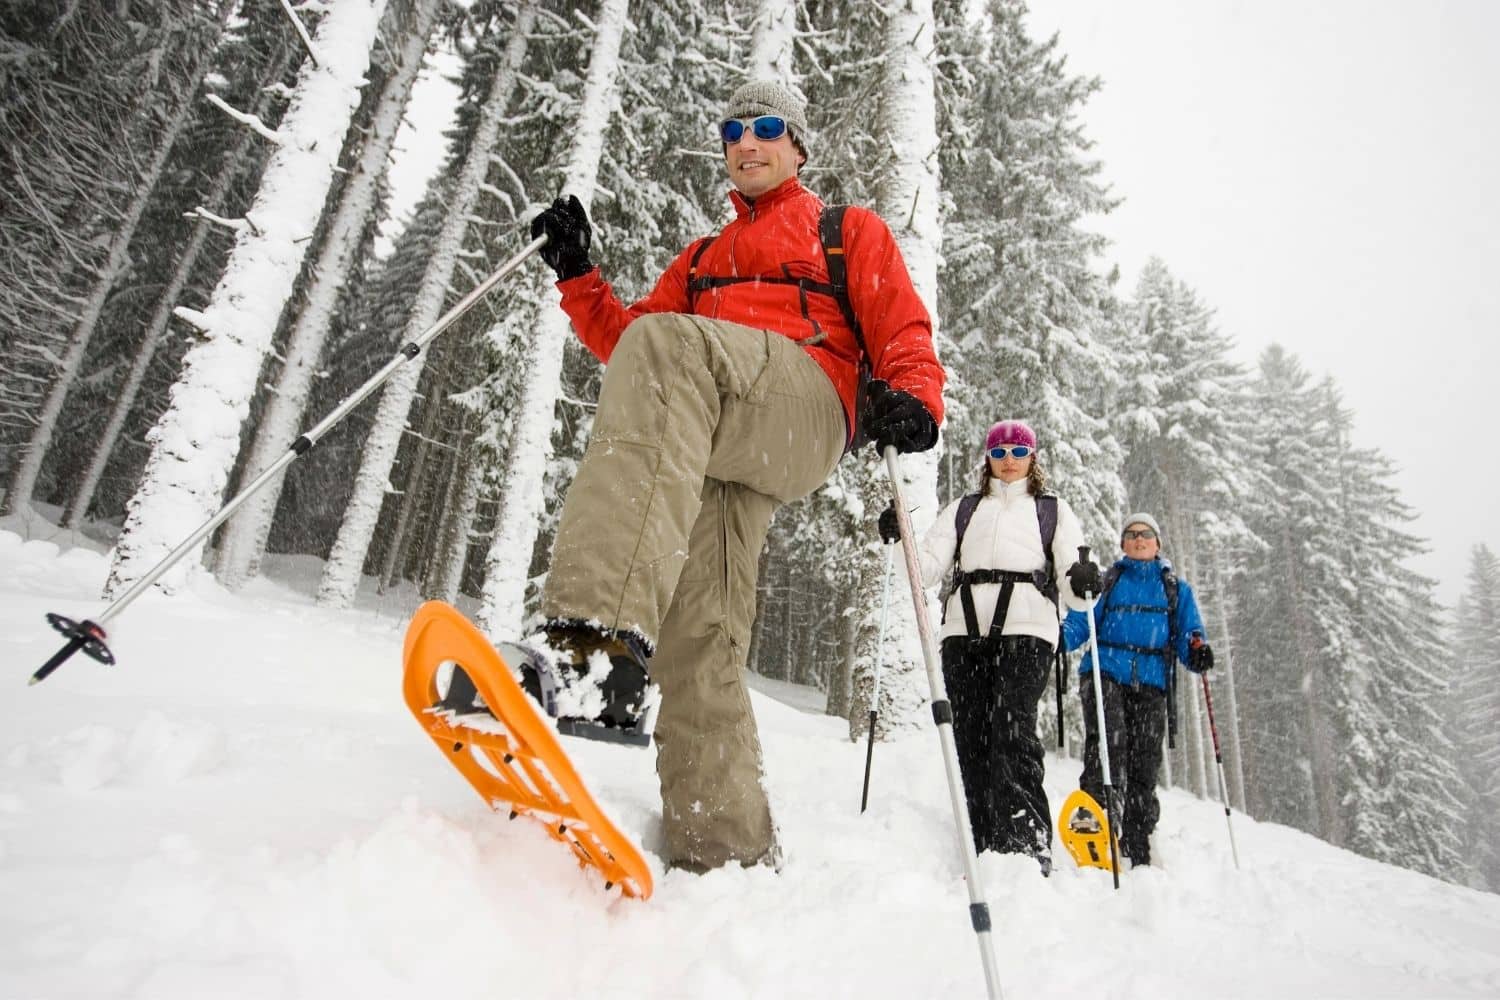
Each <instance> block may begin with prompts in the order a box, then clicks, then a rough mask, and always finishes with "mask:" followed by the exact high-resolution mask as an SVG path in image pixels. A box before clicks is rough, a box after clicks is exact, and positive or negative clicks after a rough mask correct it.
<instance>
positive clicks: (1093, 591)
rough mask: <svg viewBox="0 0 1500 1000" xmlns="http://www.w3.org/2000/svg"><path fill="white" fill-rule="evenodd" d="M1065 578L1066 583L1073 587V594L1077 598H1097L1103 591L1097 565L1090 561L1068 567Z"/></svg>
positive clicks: (1102, 582)
mask: <svg viewBox="0 0 1500 1000" xmlns="http://www.w3.org/2000/svg"><path fill="white" fill-rule="evenodd" d="M1067 577H1068V582H1069V583H1070V584H1072V585H1073V593H1075V594H1077V595H1078V596H1079V597H1084V598H1089V597H1097V596H1098V595H1099V593H1100V592H1101V591H1102V590H1103V589H1104V581H1103V580H1102V579H1100V577H1099V564H1098V563H1096V562H1094V561H1092V560H1090V561H1089V562H1076V563H1074V564H1073V565H1072V566H1071V567H1069V569H1068V572H1067Z"/></svg>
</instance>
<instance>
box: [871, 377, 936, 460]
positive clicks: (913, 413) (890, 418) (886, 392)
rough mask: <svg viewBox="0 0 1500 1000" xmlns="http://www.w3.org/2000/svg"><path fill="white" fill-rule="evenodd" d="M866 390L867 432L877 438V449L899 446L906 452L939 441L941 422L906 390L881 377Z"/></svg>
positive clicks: (883, 449)
mask: <svg viewBox="0 0 1500 1000" xmlns="http://www.w3.org/2000/svg"><path fill="white" fill-rule="evenodd" d="M866 390H867V392H868V396H867V397H866V399H867V402H868V406H867V407H866V410H865V413H864V424H865V433H866V434H867V435H868V436H869V437H871V438H873V439H874V440H875V448H876V450H877V451H880V452H884V451H885V450H886V448H887V447H890V446H895V449H896V450H897V451H898V452H901V453H902V454H906V453H908V452H913V451H926V450H927V449H928V448H931V447H932V446H933V445H935V444H937V439H938V426H937V421H936V420H934V419H933V418H932V414H931V413H928V412H927V407H926V406H924V405H923V404H922V401H921V400H920V399H918V398H917V397H916V396H913V395H912V394H911V393H909V392H906V391H905V390H903V389H892V388H891V387H890V386H889V385H888V384H886V382H885V381H884V380H883V379H878V378H877V379H871V380H870V384H869V385H868V386H866Z"/></svg>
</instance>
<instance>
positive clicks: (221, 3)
mask: <svg viewBox="0 0 1500 1000" xmlns="http://www.w3.org/2000/svg"><path fill="white" fill-rule="evenodd" d="M156 6H157V7H158V8H159V10H158V11H157V12H156V13H158V15H159V16H160V17H161V22H160V23H159V24H158V25H156V26H155V28H156V30H153V31H149V32H137V33H136V34H137V36H138V37H144V38H147V39H149V40H150V43H149V44H150V47H149V48H145V49H144V51H139V52H138V53H136V54H137V55H138V58H139V64H138V66H137V67H136V72H137V73H138V74H140V78H139V79H137V80H134V81H131V85H132V87H133V89H135V94H134V95H133V100H132V101H131V103H132V104H134V105H135V113H134V114H131V115H130V116H129V117H128V118H127V119H126V120H125V121H124V122H122V132H123V134H122V135H120V136H119V137H118V138H117V139H116V143H117V144H118V143H121V142H123V143H124V144H125V145H126V146H127V147H128V148H134V149H136V150H138V151H139V152H140V153H143V154H144V155H143V156H141V160H142V161H143V162H141V164H140V165H139V166H138V167H137V166H136V164H135V163H134V162H131V161H132V159H133V158H132V157H126V158H125V160H126V164H125V167H126V170H125V172H124V173H123V174H122V175H121V176H119V177H116V178H112V179H111V180H112V183H108V184H104V185H100V186H97V187H90V188H87V189H84V190H85V191H86V192H87V193H86V194H85V195H84V197H85V198H88V199H98V204H97V206H96V207H95V208H94V209H93V212H92V213H91V214H96V215H102V216H105V217H106V218H107V219H108V221H107V222H105V225H106V226H107V227H108V236H107V239H105V240H103V241H101V242H103V243H104V245H105V246H106V247H107V249H106V250H105V254H104V258H103V260H101V261H99V262H98V265H97V267H96V268H90V269H89V270H88V273H86V274H82V275H79V276H78V277H79V278H80V285H81V287H80V289H79V294H78V296H77V297H76V298H72V297H70V298H72V304H73V306H74V307H75V308H76V313H75V314H74V318H73V319H74V321H73V322H72V323H71V329H69V330H68V332H67V334H66V336H65V337H62V336H59V337H56V338H55V339H53V340H52V341H51V342H49V343H47V344H46V346H44V347H41V349H40V350H38V351H36V352H34V353H36V354H37V355H38V356H41V357H44V358H46V360H48V361H49V362H50V366H49V367H50V370H49V371H48V372H47V374H46V377H45V383H46V385H47V389H46V391H45V394H44V395H43V396H42V398H41V400H40V405H39V406H38V407H37V408H36V410H35V411H34V412H33V413H31V414H29V415H28V417H29V422H30V424H31V429H30V434H29V436H28V439H27V441H26V444H25V446H24V447H23V449H22V454H21V459H20V462H19V463H18V464H17V466H16V468H15V472H14V475H13V476H11V477H10V481H9V483H8V488H7V490H6V495H5V508H6V510H8V511H9V512H10V513H24V512H25V510H26V509H27V507H28V505H29V504H30V502H31V498H32V494H33V492H34V491H35V489H36V485H37V478H38V476H39V475H40V474H41V471H42V460H43V459H44V458H45V457H46V454H47V452H48V450H49V449H50V448H51V447H52V444H53V435H54V432H55V431H56V429H57V426H58V418H59V417H60V416H61V414H62V411H63V404H64V402H65V401H66V400H67V396H68V393H69V391H70V390H71V389H72V388H73V386H74V383H75V382H76V380H77V378H78V376H79V373H80V370H81V368H82V365H83V361H84V356H85V352H86V351H87V350H88V347H89V343H90V341H91V340H92V339H93V336H94V333H95V331H96V330H97V329H98V327H99V320H100V317H101V315H102V314H103V312H104V304H105V300H106V299H107V298H108V297H109V294H110V292H111V291H112V290H113V289H114V287H115V284H116V283H117V282H118V281H119V279H120V277H121V275H122V274H123V273H124V272H125V270H126V269H127V267H128V266H129V263H130V256H129V252H128V251H129V249H130V245H131V242H132V240H133V239H134V237H135V233H136V229H137V227H138V226H139V225H140V222H141V219H142V217H143V216H144V215H145V212H146V206H147V204H148V202H149V201H150V199H151V196H152V193H153V192H154V191H155V190H156V187H157V184H158V182H159V181H160V180H161V177H162V172H163V170H164V169H165V168H166V165H167V161H168V158H169V156H170V155H171V152H172V148H173V146H174V145H175V144H176V142H177V139H178V137H179V136H180V135H181V134H182V132H183V130H184V129H185V128H186V127H187V126H188V124H189V123H190V122H191V121H192V118H193V110H194V98H195V97H196V95H197V92H198V88H199V85H200V84H201V83H202V80H203V77H204V75H205V74H206V73H207V71H208V68H209V66H210V64H211V60H210V58H209V56H210V53H211V52H212V51H213V48H214V46H215V45H216V44H217V42H218V39H219V36H220V34H221V32H222V31H223V27H224V23H225V21H226V19H227V18H228V16H229V14H230V11H231V9H232V5H231V4H230V3H229V2H227V0H217V2H216V3H215V4H213V5H212V6H206V5H203V4H197V3H176V4H173V5H168V4H157V5H156ZM142 27H145V25H144V24H143V25H142ZM184 37H186V39H187V41H186V44H184V42H183V39H184ZM81 82H82V83H83V86H84V87H85V88H88V89H93V88H96V87H97V83H91V82H90V81H88V80H84V81H81ZM102 96H103V94H102V93H98V92H97V91H96V93H95V94H94V95H92V97H91V98H90V99H92V100H97V99H99V98H100V97H102ZM101 138H102V137H101ZM103 148H108V147H103ZM97 152H98V150H97V149H96V150H90V151H89V154H90V155H92V154H96V153H97ZM79 155H80V156H82V155H83V154H82V153H81V151H80V154H79ZM106 159H108V157H106ZM19 186H20V187H21V188H22V189H23V190H24V189H25V187H26V185H25V184H22V185H19ZM117 189H124V190H126V191H128V192H129V194H128V196H127V197H126V199H125V200H124V201H123V203H121V204H119V205H113V206H112V205H110V204H109V201H108V194H107V193H108V192H110V191H112V190H117ZM72 197H74V198H76V197H78V193H77V192H74V193H73V195H72ZM65 200H66V199H65ZM49 210H52V209H49V208H47V207H42V206H39V207H38V211H41V212H46V211H49ZM111 216H112V217H111ZM59 333H60V331H59ZM37 346H40V345H37Z"/></svg>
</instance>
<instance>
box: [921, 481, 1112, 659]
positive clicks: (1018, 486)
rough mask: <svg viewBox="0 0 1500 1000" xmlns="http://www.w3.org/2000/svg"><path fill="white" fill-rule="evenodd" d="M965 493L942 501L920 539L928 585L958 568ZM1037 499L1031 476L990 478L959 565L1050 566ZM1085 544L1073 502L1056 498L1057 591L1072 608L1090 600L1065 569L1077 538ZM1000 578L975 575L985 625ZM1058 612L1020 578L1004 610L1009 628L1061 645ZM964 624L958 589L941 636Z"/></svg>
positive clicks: (1073, 558)
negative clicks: (955, 560) (959, 522)
mask: <svg viewBox="0 0 1500 1000" xmlns="http://www.w3.org/2000/svg"><path fill="white" fill-rule="evenodd" d="M959 503H960V501H957V500H955V501H954V502H953V503H951V504H949V505H948V506H947V507H944V508H943V510H942V511H941V512H940V513H939V514H938V516H937V522H936V523H935V524H933V526H932V528H931V529H930V530H929V531H928V532H927V535H926V537H924V538H923V539H922V544H921V545H919V546H918V547H917V553H918V556H919V558H920V559H921V563H922V582H923V583H924V584H926V585H927V586H929V587H936V586H938V585H939V584H942V583H944V582H945V581H946V580H947V579H948V577H949V576H950V575H951V574H952V572H953V554H954V548H955V547H956V545H957V542H958V535H957V526H956V525H955V523H954V517H955V516H956V513H957V510H958V505H959ZM1036 514H1037V512H1036V499H1035V498H1034V497H1032V496H1031V494H1030V492H1029V488H1028V483H1027V481H1026V480H1024V479H1022V480H1019V481H1018V482H1014V483H1003V482H1001V481H1000V480H998V479H991V480H990V481H989V492H988V493H987V494H986V495H985V496H984V497H983V498H982V499H981V500H980V501H979V504H978V506H976V507H975V508H974V517H973V518H972V519H971V520H970V521H969V527H968V530H966V531H965V532H964V551H963V563H962V567H961V568H962V569H964V570H965V571H969V570H976V569H999V570H1011V571H1014V572H1020V573H1030V572H1032V571H1034V570H1039V569H1046V567H1047V561H1046V557H1045V556H1044V555H1043V553H1042V532H1041V528H1040V527H1039V525H1038V523H1037V516H1036ZM1082 544H1083V528H1082V527H1081V526H1080V525H1079V523H1078V517H1077V515H1075V514H1074V513H1073V509H1072V508H1071V507H1069V506H1068V502H1067V501H1066V500H1064V499H1062V498H1061V497H1059V498H1058V500H1057V532H1056V533H1055V534H1054V535H1053V536H1052V559H1053V566H1054V568H1055V570H1056V572H1057V587H1058V593H1059V595H1060V596H1061V598H1062V600H1063V603H1064V604H1065V605H1066V606H1067V607H1069V608H1077V609H1079V610H1080V611H1081V610H1083V609H1085V608H1087V607H1088V602H1086V601H1084V600H1081V599H1080V598H1079V597H1078V596H1077V595H1076V594H1074V593H1073V588H1072V586H1071V585H1070V584H1069V583H1068V579H1067V577H1066V576H1064V574H1065V573H1067V571H1068V567H1070V566H1072V565H1073V563H1075V562H1077V561H1078V546H1080V545H1082ZM1000 586H1001V585H1000V584H998V583H977V584H974V585H973V593H974V611H975V613H976V615H977V617H978V622H979V628H980V630H981V632H988V631H989V627H990V624H991V623H992V622H993V621H994V617H995V601H996V600H997V599H998V598H999V596H1000ZM1060 618H1061V615H1060V613H1059V611H1058V608H1057V606H1056V605H1054V604H1053V603H1052V602H1051V601H1049V600H1047V598H1045V597H1043V596H1042V593H1041V591H1039V590H1037V589H1036V587H1034V586H1032V585H1030V584H1026V583H1018V584H1016V585H1015V587H1014V589H1013V591H1012V593H1011V598H1010V608H1009V610H1008V611H1007V613H1006V616H1005V628H1004V629H1003V633H1004V634H1005V635H1034V636H1036V637H1037V638H1039V639H1046V640H1047V641H1048V642H1049V643H1052V644H1053V645H1056V643H1057V632H1058V622H1059V621H1060ZM967 634H968V629H967V627H966V626H965V625H964V608H963V603H962V601H961V600H960V598H959V595H958V592H957V591H955V592H954V593H953V594H952V595H951V596H950V597H949V598H948V606H947V613H946V615H945V616H944V620H943V628H942V637H943V638H947V637H948V636H950V635H967Z"/></svg>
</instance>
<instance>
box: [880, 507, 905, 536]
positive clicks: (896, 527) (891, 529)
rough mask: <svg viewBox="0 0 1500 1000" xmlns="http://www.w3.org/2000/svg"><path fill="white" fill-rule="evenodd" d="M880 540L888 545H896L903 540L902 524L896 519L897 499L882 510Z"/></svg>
mask: <svg viewBox="0 0 1500 1000" xmlns="http://www.w3.org/2000/svg"><path fill="white" fill-rule="evenodd" d="M880 540H881V541H882V542H885V544H887V545H895V544H896V543H897V542H899V541H901V525H900V523H899V522H898V521H897V520H896V501H894V500H892V501H891V502H890V504H889V505H887V506H886V508H885V510H883V511H881V512H880Z"/></svg>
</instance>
